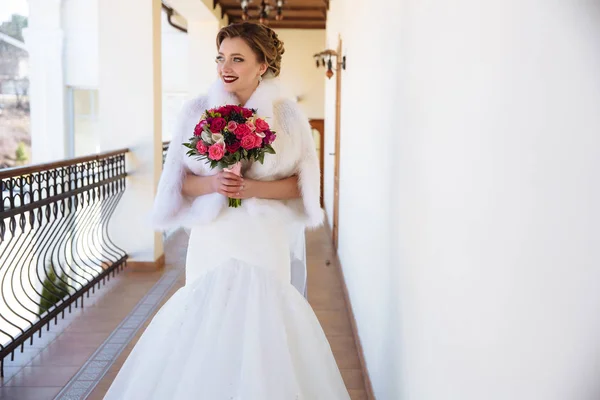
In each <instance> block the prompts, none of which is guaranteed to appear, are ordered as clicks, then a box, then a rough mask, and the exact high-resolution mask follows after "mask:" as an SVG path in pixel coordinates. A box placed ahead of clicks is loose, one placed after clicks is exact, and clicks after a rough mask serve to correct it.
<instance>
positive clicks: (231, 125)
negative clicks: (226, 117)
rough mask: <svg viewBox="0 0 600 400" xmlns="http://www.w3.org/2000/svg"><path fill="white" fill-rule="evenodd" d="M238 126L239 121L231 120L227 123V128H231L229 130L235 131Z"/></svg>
mask: <svg viewBox="0 0 600 400" xmlns="http://www.w3.org/2000/svg"><path fill="white" fill-rule="evenodd" d="M237 127H238V124H237V122H235V121H229V122H228V123H227V129H228V130H229V132H235V129H236V128H237Z"/></svg>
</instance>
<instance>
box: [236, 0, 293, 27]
mask: <svg viewBox="0 0 600 400" xmlns="http://www.w3.org/2000/svg"><path fill="white" fill-rule="evenodd" d="M252 1H253V0H240V6H241V8H242V19H243V20H244V21H247V20H249V19H252V17H251V15H250V14H249V13H248V5H249V4H250V3H252ZM283 3H284V0H276V1H275V6H272V5H271V4H270V1H268V0H262V1H261V2H260V9H259V10H258V15H257V17H258V22H260V23H261V24H266V23H268V22H269V15H270V13H271V11H272V10H273V8H276V14H275V19H276V20H277V21H281V20H282V19H283Z"/></svg>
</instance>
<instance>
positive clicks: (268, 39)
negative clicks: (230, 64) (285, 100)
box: [217, 22, 285, 76]
mask: <svg viewBox="0 0 600 400" xmlns="http://www.w3.org/2000/svg"><path fill="white" fill-rule="evenodd" d="M236 37H239V38H241V39H243V40H244V41H245V42H246V44H248V46H250V48H251V49H252V51H253V52H254V54H256V58H257V59H258V62H260V63H265V64H267V66H268V69H267V73H268V72H271V74H272V75H273V76H278V75H279V72H280V71H281V56H282V55H283V53H284V52H285V49H284V48H283V42H282V41H281V40H279V37H278V36H277V33H275V31H274V30H273V29H271V28H269V27H267V26H264V25H259V24H255V23H252V22H241V23H238V24H231V25H229V26H226V27H224V28H222V29H221V30H220V31H219V33H218V34H217V49H218V48H219V47H221V43H222V42H223V40H225V39H228V38H229V39H232V38H236Z"/></svg>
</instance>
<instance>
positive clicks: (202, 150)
mask: <svg viewBox="0 0 600 400" xmlns="http://www.w3.org/2000/svg"><path fill="white" fill-rule="evenodd" d="M196 150H198V153H200V154H206V152H207V151H208V147H206V145H205V144H204V142H203V141H202V140H199V141H198V143H196Z"/></svg>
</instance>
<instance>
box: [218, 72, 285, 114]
mask: <svg viewBox="0 0 600 400" xmlns="http://www.w3.org/2000/svg"><path fill="white" fill-rule="evenodd" d="M283 98H284V96H283V94H282V89H281V82H280V80H279V78H265V79H263V80H262V82H260V84H259V85H258V87H257V88H256V90H255V91H254V93H252V95H251V96H250V99H248V102H247V103H246V104H240V101H239V100H238V98H237V97H236V96H235V95H234V94H233V93H230V92H228V91H226V90H225V88H224V84H223V81H221V79H217V80H216V81H215V82H214V83H213V84H212V86H211V87H210V89H209V92H208V103H209V104H208V106H209V107H211V108H212V107H219V106H224V105H227V104H235V105H242V106H244V107H246V108H254V109H256V112H257V114H258V115H259V116H260V117H261V118H265V119H267V118H269V119H271V118H273V115H274V111H273V105H274V104H275V103H276V102H277V101H278V100H281V99H283Z"/></svg>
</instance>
